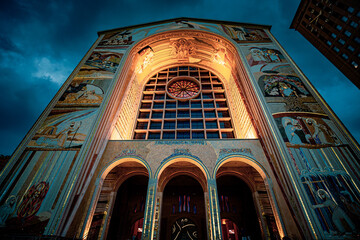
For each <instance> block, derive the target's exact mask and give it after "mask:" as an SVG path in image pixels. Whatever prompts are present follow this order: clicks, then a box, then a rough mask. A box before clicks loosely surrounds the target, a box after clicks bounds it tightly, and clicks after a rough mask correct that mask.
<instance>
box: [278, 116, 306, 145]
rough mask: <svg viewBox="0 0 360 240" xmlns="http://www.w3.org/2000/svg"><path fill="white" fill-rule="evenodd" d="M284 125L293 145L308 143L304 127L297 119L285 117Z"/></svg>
mask: <svg viewBox="0 0 360 240" xmlns="http://www.w3.org/2000/svg"><path fill="white" fill-rule="evenodd" d="M282 125H283V127H284V130H285V134H286V137H287V139H288V141H289V142H290V143H291V144H304V143H308V141H307V140H306V138H305V134H304V132H303V129H302V126H301V125H300V123H299V121H298V120H297V119H294V118H290V117H284V118H282Z"/></svg>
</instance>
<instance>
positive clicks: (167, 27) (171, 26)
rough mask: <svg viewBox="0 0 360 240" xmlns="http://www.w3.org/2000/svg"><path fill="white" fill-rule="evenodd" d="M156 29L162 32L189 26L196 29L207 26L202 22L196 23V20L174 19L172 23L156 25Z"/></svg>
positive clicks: (203, 28)
mask: <svg viewBox="0 0 360 240" xmlns="http://www.w3.org/2000/svg"><path fill="white" fill-rule="evenodd" d="M157 28H158V29H157V30H156V32H163V31H170V30H177V29H183V28H190V29H197V30H201V29H202V30H209V29H208V28H207V27H204V26H203V25H202V24H199V23H196V22H190V21H185V20H180V21H175V22H172V23H167V24H165V25H162V26H160V27H157Z"/></svg>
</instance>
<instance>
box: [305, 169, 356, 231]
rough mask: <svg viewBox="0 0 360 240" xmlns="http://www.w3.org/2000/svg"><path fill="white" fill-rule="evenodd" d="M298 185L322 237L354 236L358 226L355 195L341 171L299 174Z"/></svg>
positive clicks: (349, 181)
mask: <svg viewBox="0 0 360 240" xmlns="http://www.w3.org/2000/svg"><path fill="white" fill-rule="evenodd" d="M301 182H302V184H303V186H304V188H305V190H306V193H307V196H308V199H309V201H310V202H311V207H312V209H314V211H315V213H316V216H317V218H318V220H319V222H320V225H321V227H322V229H323V230H324V231H325V233H326V235H342V234H345V233H347V232H348V233H349V232H356V231H357V229H359V226H360V204H359V194H358V192H355V191H354V190H353V189H355V186H353V183H352V181H351V179H350V177H349V176H348V175H347V174H346V173H344V172H342V171H330V172H320V171H303V172H302V174H301Z"/></svg>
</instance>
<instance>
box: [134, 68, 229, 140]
mask: <svg viewBox="0 0 360 240" xmlns="http://www.w3.org/2000/svg"><path fill="white" fill-rule="evenodd" d="M143 90H144V91H143V95H142V99H141V103H140V107H139V113H138V118H137V121H136V124H135V129H134V139H139V140H141V139H145V140H146V139H154V140H155V139H210V138H211V139H225V138H235V135H234V129H233V124H232V122H231V117H230V110H229V107H228V104H227V100H226V92H225V88H224V85H223V84H222V82H221V81H220V79H219V78H218V77H217V76H216V75H215V74H213V73H211V72H210V71H208V70H205V69H202V68H198V67H189V66H181V67H173V68H169V69H164V70H161V71H159V72H158V73H156V74H155V75H154V76H153V77H151V78H149V80H148V81H147V83H146V84H145V86H144V89H143Z"/></svg>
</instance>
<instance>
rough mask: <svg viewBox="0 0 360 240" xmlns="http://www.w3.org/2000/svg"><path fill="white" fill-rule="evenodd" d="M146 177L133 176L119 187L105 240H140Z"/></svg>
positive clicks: (146, 183)
mask: <svg viewBox="0 0 360 240" xmlns="http://www.w3.org/2000/svg"><path fill="white" fill-rule="evenodd" d="M147 185H148V177H146V176H141V175H137V176H133V177H130V178H128V179H127V180H126V181H125V182H124V183H123V184H121V186H120V187H119V189H118V191H117V194H116V200H115V204H114V208H113V210H112V215H111V220H110V225H109V230H108V234H107V239H109V240H110V239H111V240H113V239H119V240H123V239H137V240H140V239H141V233H142V227H143V226H142V223H143V221H141V219H143V217H144V210H145V200H146V191H147Z"/></svg>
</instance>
